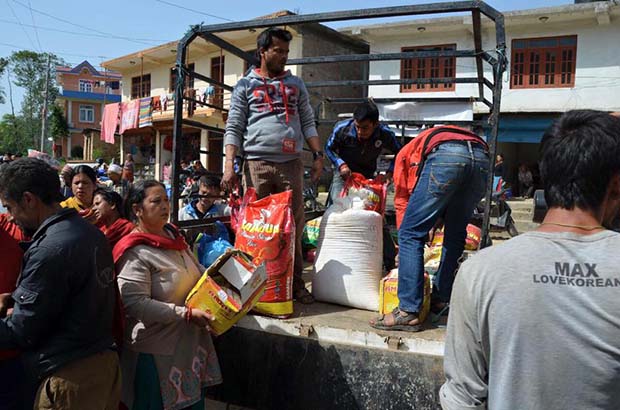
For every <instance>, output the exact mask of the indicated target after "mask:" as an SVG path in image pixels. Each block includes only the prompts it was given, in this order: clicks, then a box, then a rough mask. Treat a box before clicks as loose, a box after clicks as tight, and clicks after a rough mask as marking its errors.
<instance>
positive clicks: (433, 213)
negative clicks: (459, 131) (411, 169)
mask: <svg viewBox="0 0 620 410" xmlns="http://www.w3.org/2000/svg"><path fill="white" fill-rule="evenodd" d="M488 168H489V155H488V154H487V152H486V150H485V149H484V148H483V147H482V146H481V145H478V144H472V143H469V142H444V143H443V144H441V145H438V146H437V147H435V148H434V149H433V151H432V152H431V153H430V154H429V155H428V156H427V158H426V161H425V163H424V168H423V169H422V173H421V175H420V177H419V179H418V183H417V185H416V187H415V189H414V191H413V193H412V194H411V197H410V198H409V202H408V204H407V209H406V210H405V215H404V217H403V221H402V223H401V225H400V229H399V231H398V242H399V247H400V251H399V257H398V260H399V268H398V299H399V300H400V305H399V307H400V309H401V310H403V311H405V312H419V311H420V309H421V307H422V302H423V299H424V243H425V241H426V238H427V235H428V232H429V231H430V230H431V229H432V228H433V226H434V225H435V222H437V219H438V218H440V217H442V218H443V219H444V226H445V228H444V241H443V249H442V254H441V262H440V265H439V270H438V271H437V274H436V276H435V286H436V287H437V290H438V293H439V295H438V296H439V297H438V299H439V300H441V301H443V302H447V301H449V300H450V293H451V292H452V284H453V283H454V275H455V271H456V268H457V263H458V259H459V258H460V257H461V254H462V253H463V249H464V247H465V238H466V235H467V224H468V222H469V219H470V218H471V215H472V212H473V210H474V207H475V206H476V204H477V203H478V202H479V201H480V199H481V198H482V196H483V195H484V192H485V187H486V181H487V175H488ZM434 296H436V295H434Z"/></svg>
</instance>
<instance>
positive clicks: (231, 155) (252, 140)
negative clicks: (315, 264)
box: [222, 27, 323, 303]
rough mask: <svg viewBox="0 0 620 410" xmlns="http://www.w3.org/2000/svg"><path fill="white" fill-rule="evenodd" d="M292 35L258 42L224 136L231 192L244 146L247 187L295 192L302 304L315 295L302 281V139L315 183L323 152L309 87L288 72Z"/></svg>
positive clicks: (297, 283)
mask: <svg viewBox="0 0 620 410" xmlns="http://www.w3.org/2000/svg"><path fill="white" fill-rule="evenodd" d="M291 39H292V35H291V33H290V32H289V31H287V30H284V29H281V28H273V27H272V28H269V29H267V30H265V31H263V32H262V33H261V34H260V35H259V36H258V38H257V40H256V49H257V50H258V51H257V53H258V54H259V56H260V62H261V65H260V68H255V69H253V70H251V71H250V73H249V74H248V75H247V76H245V77H243V78H242V79H241V80H239V82H238V83H237V85H236V86H235V89H234V91H233V94H232V100H231V104H230V110H229V113H228V121H227V122H226V133H225V135H224V146H225V151H226V164H225V166H224V176H223V177H222V187H223V188H224V189H226V190H231V189H232V188H233V187H234V186H236V185H237V176H236V174H235V172H234V160H235V156H236V155H237V153H238V152H239V148H240V147H243V153H244V157H245V162H244V166H243V186H244V189H247V188H250V187H254V188H255V189H256V193H257V195H258V197H259V198H263V197H265V196H267V195H270V194H274V193H279V192H283V191H285V190H288V189H290V190H292V191H293V214H294V217H295V227H296V232H295V233H296V235H295V236H296V238H295V263H294V279H293V293H294V296H295V298H296V299H297V300H298V301H299V302H302V303H312V302H313V301H314V299H313V298H312V295H310V293H309V292H308V291H307V290H306V288H305V286H304V282H303V280H302V279H301V273H302V270H303V259H302V252H301V236H302V232H303V227H304V205H303V173H304V166H303V163H302V161H301V151H302V149H303V145H304V140H305V141H306V142H307V144H308V146H309V147H310V149H311V150H312V152H313V156H314V162H313V165H312V180H313V181H317V180H318V179H319V177H320V176H321V172H322V168H323V152H322V151H321V143H320V140H319V137H318V134H317V131H316V127H315V125H314V114H313V112H312V107H311V106H310V98H309V96H308V91H307V90H306V86H305V85H304V83H303V81H302V80H301V79H300V78H299V77H296V76H294V75H292V74H291V72H290V71H288V70H284V66H285V65H286V61H287V59H288V53H289V44H290V42H291Z"/></svg>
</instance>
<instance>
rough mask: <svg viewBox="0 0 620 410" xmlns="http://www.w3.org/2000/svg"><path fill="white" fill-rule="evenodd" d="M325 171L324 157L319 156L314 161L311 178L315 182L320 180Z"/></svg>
mask: <svg viewBox="0 0 620 410" xmlns="http://www.w3.org/2000/svg"><path fill="white" fill-rule="evenodd" d="M322 173H323V157H317V159H315V160H314V162H313V163H312V171H311V172H310V180H311V181H312V183H313V184H316V183H317V182H319V179H320V178H321V174H322Z"/></svg>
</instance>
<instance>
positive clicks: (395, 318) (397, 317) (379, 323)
mask: <svg viewBox="0 0 620 410" xmlns="http://www.w3.org/2000/svg"><path fill="white" fill-rule="evenodd" d="M401 312H402V313H407V315H406V316H403V315H401ZM388 318H391V320H388ZM413 321H417V322H418V323H411V322H413ZM388 322H391V323H392V324H388ZM370 326H372V327H373V328H375V329H379V330H400V331H404V332H419V331H420V330H422V323H420V319H419V317H418V314H417V313H409V312H404V311H401V310H400V309H399V308H394V310H393V311H392V313H388V314H387V315H381V317H380V318H377V319H374V320H371V321H370Z"/></svg>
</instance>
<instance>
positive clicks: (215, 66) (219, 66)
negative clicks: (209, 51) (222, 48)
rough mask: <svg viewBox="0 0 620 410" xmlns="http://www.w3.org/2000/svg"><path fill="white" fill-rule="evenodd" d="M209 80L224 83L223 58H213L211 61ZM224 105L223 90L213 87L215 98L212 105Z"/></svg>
mask: <svg viewBox="0 0 620 410" xmlns="http://www.w3.org/2000/svg"><path fill="white" fill-rule="evenodd" d="M211 78H213V79H214V80H216V81H219V82H221V83H223V82H224V56H219V57H213V58H212V59H211ZM223 104H224V90H223V89H222V88H221V87H215V97H214V99H213V105H217V106H220V107H221V106H222V105H223Z"/></svg>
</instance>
